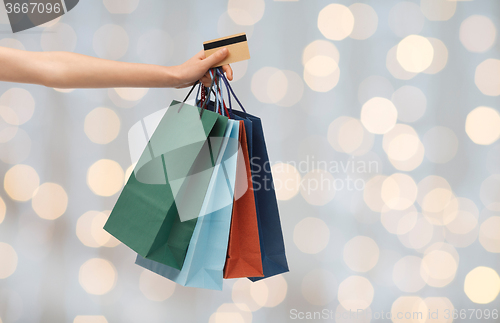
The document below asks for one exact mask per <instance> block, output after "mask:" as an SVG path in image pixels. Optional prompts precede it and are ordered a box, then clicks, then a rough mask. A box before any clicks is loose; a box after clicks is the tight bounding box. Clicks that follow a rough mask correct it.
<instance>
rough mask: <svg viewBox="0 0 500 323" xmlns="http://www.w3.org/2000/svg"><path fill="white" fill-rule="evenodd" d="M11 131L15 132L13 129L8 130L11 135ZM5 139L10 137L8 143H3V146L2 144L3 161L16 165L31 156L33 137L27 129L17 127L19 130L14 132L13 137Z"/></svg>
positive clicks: (1, 158)
mask: <svg viewBox="0 0 500 323" xmlns="http://www.w3.org/2000/svg"><path fill="white" fill-rule="evenodd" d="M11 129H12V128H11ZM9 132H11V133H14V132H13V131H12V130H10V131H9V130H8V131H7V135H9ZM4 134H5V133H4ZM3 139H9V141H8V143H6V144H4V145H2V146H3V147H2V146H0V160H1V161H3V162H4V163H7V164H12V165H14V164H19V163H21V162H23V161H25V160H26V159H27V158H28V157H29V154H30V150H31V139H30V137H29V136H28V134H27V133H26V131H24V130H23V129H21V128H17V131H16V132H15V133H14V135H13V136H12V138H8V137H7V138H3Z"/></svg>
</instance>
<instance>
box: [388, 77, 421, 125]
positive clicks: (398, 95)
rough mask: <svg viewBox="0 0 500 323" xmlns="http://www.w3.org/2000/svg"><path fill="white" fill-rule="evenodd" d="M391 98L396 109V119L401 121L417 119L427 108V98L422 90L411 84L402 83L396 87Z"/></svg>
mask: <svg viewBox="0 0 500 323" xmlns="http://www.w3.org/2000/svg"><path fill="white" fill-rule="evenodd" d="M391 99H392V103H394V105H395V106H396V109H397V110H398V119H399V120H400V121H403V122H414V121H417V120H418V119H420V118H421V117H422V116H423V115H424V113H425V110H426V109H427V98H426V97H425V94H424V92H422V90H420V89H419V88H417V87H414V86H411V85H404V86H402V87H400V88H399V89H397V90H396V92H394V94H392V98H391Z"/></svg>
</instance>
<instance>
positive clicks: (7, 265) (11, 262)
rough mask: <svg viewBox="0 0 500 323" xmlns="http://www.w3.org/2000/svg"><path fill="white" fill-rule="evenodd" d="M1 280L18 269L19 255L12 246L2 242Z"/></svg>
mask: <svg viewBox="0 0 500 323" xmlns="http://www.w3.org/2000/svg"><path fill="white" fill-rule="evenodd" d="M0 259H2V261H1V262H0V279H5V278H7V277H9V276H10V275H12V274H13V273H14V272H15V271H16V268H17V259H18V258H17V253H16V251H15V250H14V248H12V246H11V245H9V244H7V243H4V242H0Z"/></svg>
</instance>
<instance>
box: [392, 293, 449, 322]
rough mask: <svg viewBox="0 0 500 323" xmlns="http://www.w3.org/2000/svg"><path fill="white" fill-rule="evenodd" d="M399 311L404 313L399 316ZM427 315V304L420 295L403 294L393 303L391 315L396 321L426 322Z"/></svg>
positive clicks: (393, 320)
mask: <svg viewBox="0 0 500 323" xmlns="http://www.w3.org/2000/svg"><path fill="white" fill-rule="evenodd" d="M398 313H402V315H401V314H399V317H398ZM441 314H442V313H441ZM405 315H406V316H405ZM427 315H428V309H427V305H426V304H425V302H424V301H423V300H422V299H421V298H420V297H418V296H402V297H399V298H398V299H397V300H395V301H394V303H392V308H391V317H392V322H394V323H424V322H427V321H426V319H427ZM442 316H444V315H442Z"/></svg>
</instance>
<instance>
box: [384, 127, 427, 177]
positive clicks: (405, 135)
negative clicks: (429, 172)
mask: <svg viewBox="0 0 500 323" xmlns="http://www.w3.org/2000/svg"><path fill="white" fill-rule="evenodd" d="M382 147H383V149H384V151H385V152H386V153H387V157H388V158H389V161H390V162H391V164H392V165H393V166H394V167H395V168H396V169H398V170H402V171H411V170H414V169H415V168H417V167H418V166H420V164H421V163H422V161H423V159H424V151H425V150H424V145H423V144H422V143H421V142H420V139H419V137H418V134H417V132H416V131H415V129H413V128H412V127H411V126H408V125H405V124H397V125H395V126H394V128H392V130H391V131H389V132H388V133H386V134H385V135H384V139H383V141H382Z"/></svg>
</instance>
